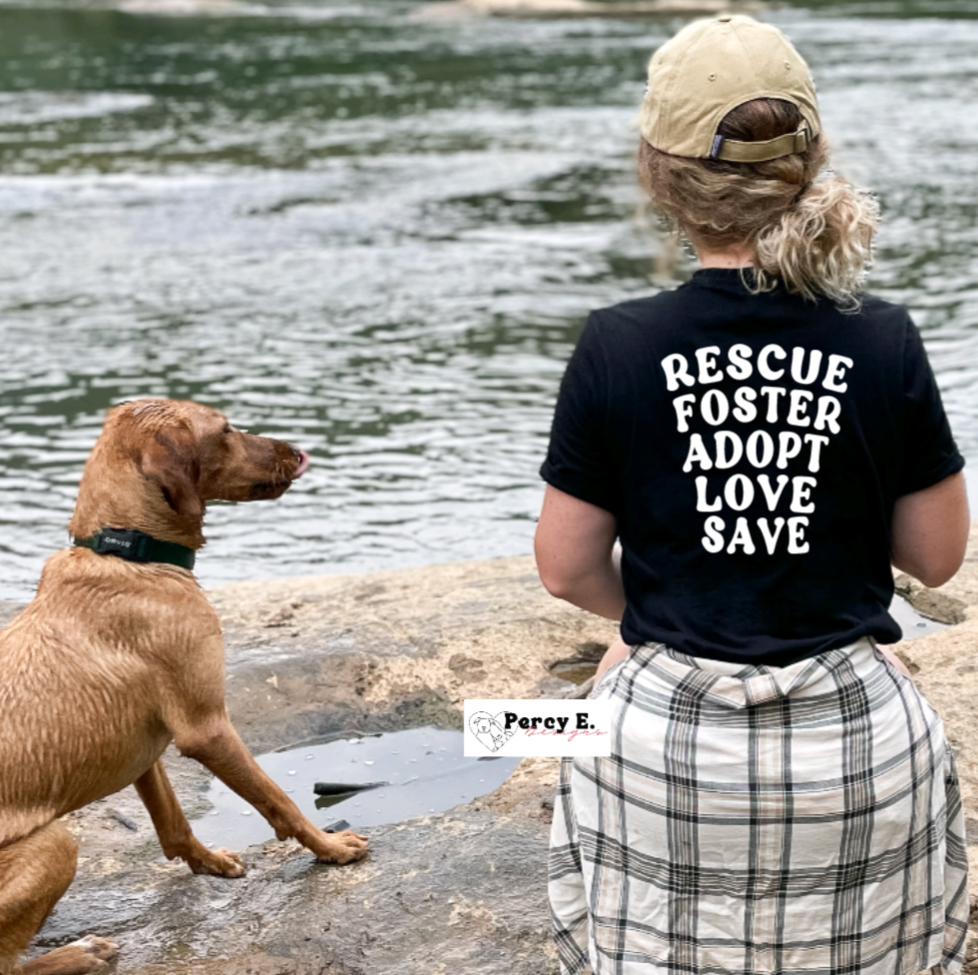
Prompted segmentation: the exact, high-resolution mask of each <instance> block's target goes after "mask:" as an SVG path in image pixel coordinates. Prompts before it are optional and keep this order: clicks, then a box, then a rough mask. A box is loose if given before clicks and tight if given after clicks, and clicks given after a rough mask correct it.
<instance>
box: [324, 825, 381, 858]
mask: <svg viewBox="0 0 978 975" xmlns="http://www.w3.org/2000/svg"><path fill="white" fill-rule="evenodd" d="M367 843H368V840H367V837H366V836H361V835H360V834H359V833H354V832H353V830H351V829H345V830H343V832H342V833H323V834H322V842H321V843H319V844H318V848H317V849H315V850H314V851H313V852H314V853H315V854H316V859H317V860H322V861H323V862H324V863H352V862H353V861H354V860H360V859H362V858H363V857H365V856H366V855H367Z"/></svg>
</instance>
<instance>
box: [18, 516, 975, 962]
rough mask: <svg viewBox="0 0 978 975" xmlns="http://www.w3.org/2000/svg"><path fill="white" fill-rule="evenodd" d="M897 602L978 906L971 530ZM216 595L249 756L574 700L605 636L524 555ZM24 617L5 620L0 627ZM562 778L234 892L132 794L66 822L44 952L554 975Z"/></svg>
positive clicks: (282, 859) (171, 761)
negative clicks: (964, 554) (960, 820)
mask: <svg viewBox="0 0 978 975" xmlns="http://www.w3.org/2000/svg"><path fill="white" fill-rule="evenodd" d="M898 586H899V587H900V591H901V592H902V593H903V595H904V596H905V597H906V598H908V599H909V600H910V601H911V603H913V605H914V606H915V607H916V608H917V609H918V611H919V612H922V613H924V614H925V615H928V616H931V617H934V618H937V619H940V620H942V621H943V622H946V623H948V624H951V625H950V627H949V628H948V629H946V630H943V631H942V632H939V633H934V634H931V635H928V636H925V637H922V638H919V639H916V640H913V641H904V642H903V643H901V644H899V645H898V646H897V648H896V649H897V651H898V652H899V653H900V654H901V656H902V657H903V658H904V659H905V660H906V661H907V663H908V664H909V665H910V667H911V669H912V670H913V671H914V673H915V679H916V680H917V681H918V683H919V684H920V686H921V687H922V688H923V690H924V692H925V693H926V694H927V696H928V697H929V698H930V700H931V701H932V703H933V704H934V705H935V706H936V707H937V709H938V710H939V711H940V712H941V714H942V715H943V717H944V720H945V723H946V726H947V732H948V736H949V739H950V740H951V742H952V744H953V745H954V747H955V750H956V754H957V761H958V770H959V773H960V776H961V784H962V789H963V792H964V797H965V804H966V809H967V815H968V829H969V841H970V842H969V850H970V853H971V858H972V871H973V872H972V877H973V881H972V884H973V891H975V892H978V739H976V736H975V732H974V729H975V727H976V726H978V694H976V691H978V654H976V651H975V648H976V646H978V531H975V532H973V533H972V539H971V545H970V547H969V554H968V558H967V561H966V562H965V565H964V567H963V568H962V570H961V572H960V573H959V574H958V576H957V577H956V578H955V579H954V580H952V581H951V582H949V583H948V584H947V585H946V586H943V587H942V588H941V589H940V590H927V589H924V588H923V587H921V586H920V585H919V584H917V583H914V582H912V581H911V580H909V579H907V578H906V577H901V578H899V579H898ZM209 595H210V597H211V600H212V602H213V604H214V606H215V608H216V609H217V611H218V613H219V614H220V616H221V618H222V622H223V625H224V631H225V638H226V643H227V649H228V654H227V656H228V670H227V700H228V710H229V712H230V714H231V717H232V719H233V721H234V723H235V725H236V726H237V728H238V730H239V731H240V732H241V734H242V736H243V737H244V739H245V741H246V742H247V743H248V745H249V746H250V747H251V748H252V749H253V750H254V751H256V752H261V751H268V750H271V749H275V748H279V747H282V746H284V745H287V744H290V743H294V742H300V741H306V740H309V739H314V738H318V737H322V736H326V735H329V734H331V733H335V732H337V731H340V730H343V729H349V728H356V729H358V730H360V731H365V732H370V731H385V730H395V729H402V728H406V727H413V726H418V725H425V724H433V725H437V726H439V727H443V728H450V727H457V728H460V727H461V708H462V702H463V701H464V699H465V698H508V697H512V698H532V697H541V696H543V697H549V696H555V695H556V694H558V693H560V692H562V691H566V690H568V689H570V688H571V685H570V684H568V683H567V682H566V681H565V680H563V679H562V678H561V677H560V676H559V675H560V674H569V673H573V672H574V671H575V670H576V671H577V672H578V676H579V675H580V673H582V672H584V671H585V670H586V668H587V667H588V666H593V662H594V661H595V660H596V659H597V658H598V657H600V655H601V653H602V652H603V650H604V648H605V647H606V646H607V645H608V643H609V642H610V641H611V639H612V638H613V636H614V626H613V625H612V624H610V623H608V622H607V621H605V620H601V619H598V618H596V617H593V616H590V615H588V614H586V613H583V612H581V611H578V610H576V609H574V608H572V607H570V606H568V605H566V604H563V603H560V602H558V601H557V600H554V599H552V598H551V597H549V596H548V595H547V594H546V593H545V592H544V591H543V589H542V587H541V586H540V584H539V581H538V579H537V577H536V572H535V570H534V566H533V562H532V559H530V558H514V559H501V560H493V561H487V562H475V563H464V564H456V565H445V566H434V567H429V568H423V569H414V570H404V571H397V572H379V573H370V574H366V575H348V576H330V577H312V578H300V579H290V580H282V581H275V582H261V583H240V584H235V585H230V586H224V587H221V588H219V589H216V590H214V591H212V592H211V593H210V594H209ZM15 609H16V607H14V606H12V605H6V606H0V622H2V621H4V620H5V619H6V618H7V617H9V616H10V615H12V612H13V611H14V610H15ZM166 761H167V765H168V770H169V773H170V775H171V778H172V780H173V782H174V787H175V789H176V791H177V794H178V795H179V797H180V799H181V802H182V803H183V805H184V808H185V809H186V810H187V812H188V814H189V815H191V816H194V815H202V814H204V813H206V812H207V810H208V803H207V800H206V796H205V794H204V793H205V791H206V788H207V785H208V775H207V773H206V772H204V771H203V770H202V769H201V768H199V767H198V766H196V765H195V764H194V763H192V762H189V761H185V760H183V759H181V758H180V757H179V756H177V755H176V754H175V753H173V752H172V750H171V753H168V755H167V756H166ZM555 777H556V761H554V760H548V759H538V760H525V761H524V762H523V763H522V764H521V765H520V766H519V767H518V768H517V770H516V771H515V772H514V773H513V775H512V776H511V777H510V779H509V780H508V781H507V782H506V783H505V784H504V785H503V786H502V787H501V788H500V789H498V790H496V792H494V793H491V794H490V795H488V796H484V797H482V798H481V799H479V800H476V801H475V802H473V803H470V804H468V805H466V806H458V807H456V808H454V809H452V810H450V811H449V812H447V813H444V814H440V815H431V816H426V817H424V818H421V819H415V820H410V821H408V822H405V823H400V824H398V825H395V826H388V827H382V828H378V829H375V830H372V831H370V836H371V853H370V855H369V857H368V858H367V859H366V860H365V861H363V862H361V863H358V864H355V865H353V866H347V867H330V866H325V865H320V864H316V863H314V862H313V860H312V858H311V856H310V855H309V854H307V853H306V852H305V851H303V850H302V849H301V848H300V847H298V846H297V845H296V844H293V843H291V842H289V843H279V842H277V841H272V842H269V843H266V844H264V845H263V846H259V847H250V848H249V849H248V850H246V851H244V859H245V861H246V863H247V865H248V868H249V871H248V875H247V876H246V877H245V878H243V879H241V880H223V879H218V878H210V877H195V876H193V875H191V874H190V873H189V872H188V871H187V870H186V868H185V867H184V866H183V865H182V864H171V863H167V862H166V861H165V860H163V859H162V856H161V854H160V851H159V847H158V845H157V843H156V839H155V835H154V833H153V830H152V826H151V824H150V822H149V817H148V815H147V814H146V813H145V811H144V810H143V808H142V806H141V804H140V802H139V799H138V797H137V796H136V794H135V792H134V790H132V789H131V788H130V789H127V790H125V791H124V792H122V793H120V794H118V795H116V796H112V797H110V798H108V799H106V800H103V801H102V802H99V803H96V804H94V805H92V806H90V807H88V808H86V809H84V810H82V811H79V812H78V813H75V814H73V815H72V816H70V817H69V826H70V828H71V829H72V830H73V831H74V832H75V834H76V835H77V837H78V839H79V841H80V845H81V856H80V866H79V872H78V876H77V877H76V880H75V882H74V884H73V885H72V887H71V889H70V890H69V892H68V894H67V895H66V896H65V898H64V899H63V900H62V902H61V903H60V905H59V906H58V908H57V910H56V912H55V913H54V914H53V915H52V917H51V918H50V919H49V920H48V922H47V924H46V925H45V927H44V929H43V930H42V932H41V934H40V935H39V937H38V939H37V941H36V943H35V945H34V947H33V950H34V952H35V953H39V952H40V951H42V950H44V949H46V948H49V947H53V946H56V945H58V944H63V943H64V942H65V941H70V940H73V939H75V938H78V937H81V936H83V935H85V934H98V935H102V936H105V937H111V938H113V939H114V940H116V941H117V942H118V943H119V945H120V948H121V951H120V955H119V960H118V966H117V971H118V972H120V973H124V975H184V973H188V975H189V973H194V975H218V973H220V975H334V973H335V975H361V973H362V975H387V973H390V975H393V973H395V972H397V973H398V975H436V973H440V972H443V973H446V975H448V973H452V975H454V973H459V972H464V973H466V975H481V973H485V975H490V973H493V975H496V973H499V972H507V973H508V975H550V973H556V972H557V970H558V969H557V963H556V959H555V956H554V952H553V949H552V946H551V944H550V938H549V922H548V918H547V906H546V896H545V875H546V844H547V832H548V824H549V819H550V815H551V802H550V800H551V795H552V791H553V785H554V781H555ZM973 900H974V898H973ZM974 940H975V941H976V942H978V939H974ZM972 955H973V956H978V951H976V950H975V949H972ZM976 971H978V966H976Z"/></svg>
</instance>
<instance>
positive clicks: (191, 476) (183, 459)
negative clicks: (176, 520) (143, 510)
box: [139, 425, 204, 520]
mask: <svg viewBox="0 0 978 975" xmlns="http://www.w3.org/2000/svg"><path fill="white" fill-rule="evenodd" d="M139 469H140V471H141V472H142V474H143V476H144V477H145V478H147V479H148V480H150V481H155V482H156V483H157V484H159V486H160V490H161V491H162V492H163V497H164V499H165V500H166V503H167V504H168V505H169V506H170V507H171V508H172V509H173V510H174V511H175V512H176V513H177V514H178V515H180V516H181V517H182V518H189V519H195V520H199V519H201V518H203V516H204V502H203V499H202V498H201V497H200V495H199V494H198V493H197V479H198V477H199V476H200V462H199V459H198V457H197V440H196V438H195V437H194V435H193V431H192V430H191V429H190V427H189V426H184V425H179V426H172V427H167V428H165V429H162V430H156V431H155V432H154V433H152V434H150V435H149V436H148V437H147V439H146V442H144V443H143V444H142V453H141V456H140V458H139Z"/></svg>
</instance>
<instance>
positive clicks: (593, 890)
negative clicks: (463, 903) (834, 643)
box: [549, 640, 968, 975]
mask: <svg viewBox="0 0 978 975" xmlns="http://www.w3.org/2000/svg"><path fill="white" fill-rule="evenodd" d="M592 696H593V697H595V698H608V699H611V700H612V702H613V705H614V721H613V729H614V730H613V735H614V737H613V742H612V754H611V756H610V757H609V758H578V759H573V760H572V759H565V760H564V762H563V765H562V768H561V777H560V785H559V787H558V794H557V801H556V803H555V812H554V824H553V831H552V834H551V850H550V885H549V889H550V901H551V908H552V913H553V923H554V932H555V938H556V945H557V950H558V955H559V957H560V963H561V971H562V972H563V973H564V975H584V973H593V975H639V973H641V975H652V973H655V972H661V973H663V975H913V973H915V972H918V971H922V970H924V969H928V968H932V967H935V966H939V967H941V968H943V970H944V971H945V972H947V973H948V975H957V973H958V972H959V971H960V969H961V965H962V962H963V958H964V949H965V940H966V936H967V920H968V893H967V855H966V846H965V837H964V816H963V810H962V806H961V798H960V794H959V790H958V783H957V778H956V774H955V770H954V761H953V757H952V755H951V752H950V749H949V746H948V745H947V742H946V739H945V736H944V729H943V725H942V723H941V720H940V718H939V717H938V715H937V714H936V713H935V711H934V710H933V708H931V707H930V705H929V704H928V703H927V701H926V700H925V699H924V698H923V696H922V695H921V694H920V692H919V691H918V690H917V689H916V687H915V686H914V684H913V682H912V681H911V680H910V679H909V678H907V677H905V676H903V675H901V674H899V673H898V672H897V671H896V670H895V669H894V668H893V667H892V666H891V665H889V664H888V663H887V662H886V661H885V660H884V659H883V658H882V656H881V655H880V654H879V653H878V651H876V649H875V647H874V646H873V644H872V643H871V641H869V640H861V641H859V642H857V643H855V644H853V645H852V646H851V647H846V648H843V649H839V650H833V651H830V652H828V653H824V654H820V655H819V656H817V657H814V658H811V659H809V660H803V661H799V662H798V663H796V664H792V665H791V666H789V667H783V668H776V667H763V666H744V665H742V664H730V663H722V662H718V661H710V660H702V659H696V658H692V657H688V656H685V655H683V654H679V653H676V652H674V651H672V650H670V649H668V648H666V647H663V646H661V645H647V646H643V647H638V648H636V649H635V650H633V651H632V654H631V656H630V657H629V659H627V660H626V661H624V662H623V663H622V664H620V665H618V666H617V667H615V668H612V670H610V671H609V672H608V673H607V674H606V675H605V677H604V679H603V680H602V681H601V683H600V684H599V685H598V687H597V688H596V690H595V692H594V694H593V695H592Z"/></svg>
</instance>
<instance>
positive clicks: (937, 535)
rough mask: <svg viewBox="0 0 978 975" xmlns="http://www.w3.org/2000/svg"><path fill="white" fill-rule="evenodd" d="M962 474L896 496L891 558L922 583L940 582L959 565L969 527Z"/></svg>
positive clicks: (932, 586)
mask: <svg viewBox="0 0 978 975" xmlns="http://www.w3.org/2000/svg"><path fill="white" fill-rule="evenodd" d="M970 524H971V522H970V515H969V513H968V493H967V490H966V488H965V482H964V475H963V474H960V473H958V474H952V475H951V476H950V477H946V478H945V479H944V480H943V481H938V482H937V484H934V485H933V486H931V487H929V488H924V490H923V491H914V493H913V494H905V495H904V496H903V497H902V498H897V502H896V506H895V507H894V509H893V551H892V554H891V557H890V561H891V562H892V563H893V565H895V566H896V567H897V568H898V569H902V570H903V571H904V572H907V573H909V574H910V575H912V576H913V577H914V578H915V579H919V580H920V581H921V582H922V583H923V584H924V585H925V586H929V587H931V588H934V587H936V586H940V585H943V584H944V583H945V582H947V581H948V579H950V578H951V576H953V575H954V573H955V572H957V571H958V569H959V568H961V563H962V562H963V561H964V553H965V548H966V546H967V544H968V529H969V528H970Z"/></svg>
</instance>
